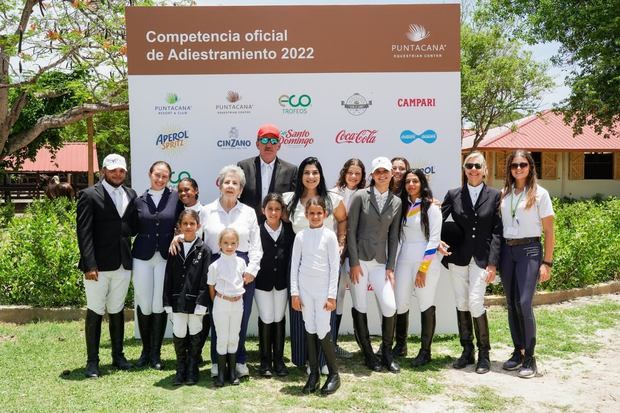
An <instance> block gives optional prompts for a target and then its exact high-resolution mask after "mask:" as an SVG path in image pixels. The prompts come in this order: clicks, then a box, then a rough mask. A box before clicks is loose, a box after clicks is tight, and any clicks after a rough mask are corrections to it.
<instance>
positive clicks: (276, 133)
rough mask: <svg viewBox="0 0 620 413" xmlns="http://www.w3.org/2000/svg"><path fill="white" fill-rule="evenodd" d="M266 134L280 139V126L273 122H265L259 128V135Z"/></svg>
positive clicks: (260, 136) (262, 136) (264, 135)
mask: <svg viewBox="0 0 620 413" xmlns="http://www.w3.org/2000/svg"><path fill="white" fill-rule="evenodd" d="M266 136H273V137H274V138H278V139H280V128H278V127H277V126H276V125H273V124H271V123H266V124H264V125H263V126H261V127H260V129H259V130H258V137H259V138H264V137H266Z"/></svg>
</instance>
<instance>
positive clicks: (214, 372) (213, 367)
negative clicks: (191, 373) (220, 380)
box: [211, 364, 217, 377]
mask: <svg viewBox="0 0 620 413" xmlns="http://www.w3.org/2000/svg"><path fill="white" fill-rule="evenodd" d="M211 377H217V364H212V365H211Z"/></svg>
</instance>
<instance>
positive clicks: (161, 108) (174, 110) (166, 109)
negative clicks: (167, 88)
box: [153, 92, 192, 116]
mask: <svg viewBox="0 0 620 413" xmlns="http://www.w3.org/2000/svg"><path fill="white" fill-rule="evenodd" d="M153 110H154V111H155V113H157V114H158V115H160V116H170V115H177V116H179V115H187V114H189V113H190V112H191V111H192V105H185V104H183V103H182V102H181V99H180V98H179V95H177V94H176V93H174V92H168V93H166V96H164V99H163V102H162V103H161V104H158V105H155V106H154V108H153Z"/></svg>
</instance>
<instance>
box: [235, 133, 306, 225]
mask: <svg viewBox="0 0 620 413" xmlns="http://www.w3.org/2000/svg"><path fill="white" fill-rule="evenodd" d="M281 145H282V142H281V140H280V129H278V127H277V126H275V125H271V124H265V125H263V126H261V127H260V129H259V130H258V136H257V138H256V147H257V148H258V152H259V154H258V156H256V157H253V158H248V159H244V160H243V161H241V162H239V163H238V164H237V165H238V166H239V167H240V168H241V169H243V172H244V173H245V187H244V188H243V192H242V193H241V197H240V198H239V200H240V201H241V202H242V203H244V204H246V205H248V206H251V207H252V208H254V211H256V216H257V217H258V219H259V222H262V221H263V220H262V216H263V214H262V211H261V203H262V201H263V198H264V197H265V196H267V194H268V193H270V192H277V193H279V194H282V193H284V192H289V191H294V190H295V181H296V179H297V167H296V166H295V165H293V164H290V163H288V162H286V161H283V160H282V159H280V158H278V157H277V155H278V151H279V150H280V146H281Z"/></svg>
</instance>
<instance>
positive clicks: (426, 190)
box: [400, 169, 433, 240]
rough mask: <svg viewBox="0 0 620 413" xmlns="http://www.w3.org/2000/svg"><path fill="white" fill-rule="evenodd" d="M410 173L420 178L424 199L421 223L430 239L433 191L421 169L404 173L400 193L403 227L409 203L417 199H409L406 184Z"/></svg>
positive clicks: (421, 192) (422, 197) (421, 195)
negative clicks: (429, 220) (429, 221)
mask: <svg viewBox="0 0 620 413" xmlns="http://www.w3.org/2000/svg"><path fill="white" fill-rule="evenodd" d="M409 174H414V175H415V176H417V177H418V179H419V180H420V200H421V201H422V205H421V207H420V214H421V216H420V223H421V224H422V232H424V237H425V238H426V239H427V240H428V238H429V235H430V230H429V224H428V209H429V208H430V207H431V205H432V204H433V191H431V187H430V186H429V185H428V179H426V175H425V174H424V171H422V170H421V169H407V171H406V172H405V173H404V174H403V180H402V182H403V185H402V188H403V190H402V192H401V193H400V200H401V201H402V218H401V219H402V221H401V229H402V227H403V226H404V225H405V223H406V222H407V212H408V211H409V205H410V204H411V203H412V202H413V201H415V199H414V200H412V201H411V202H410V201H409V194H408V193H407V188H406V185H405V181H406V180H407V175H409Z"/></svg>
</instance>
